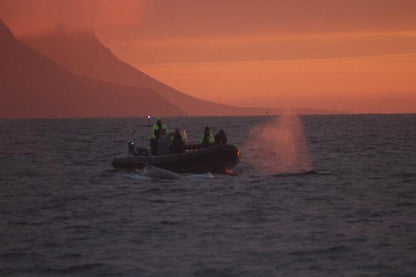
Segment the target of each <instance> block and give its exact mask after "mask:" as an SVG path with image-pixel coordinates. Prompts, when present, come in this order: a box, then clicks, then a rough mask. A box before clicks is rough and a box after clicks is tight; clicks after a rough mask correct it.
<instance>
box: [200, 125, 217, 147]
mask: <svg viewBox="0 0 416 277" xmlns="http://www.w3.org/2000/svg"><path fill="white" fill-rule="evenodd" d="M214 143H215V138H214V135H213V134H212V132H211V130H210V129H209V128H208V126H207V127H205V130H204V134H203V135H202V136H201V139H200V140H199V144H200V145H201V147H208V146H211V145H213V144H214Z"/></svg>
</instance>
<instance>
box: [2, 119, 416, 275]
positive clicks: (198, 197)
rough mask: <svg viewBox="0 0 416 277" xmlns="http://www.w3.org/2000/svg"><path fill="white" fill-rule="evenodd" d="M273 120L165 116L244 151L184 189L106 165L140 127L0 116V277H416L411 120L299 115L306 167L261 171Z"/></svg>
mask: <svg viewBox="0 0 416 277" xmlns="http://www.w3.org/2000/svg"><path fill="white" fill-rule="evenodd" d="M273 120H275V119H273V118H272V117H211V118H210V117H207V118H202V117H200V118H197V117H193V118H175V117H173V118H166V119H165V122H166V123H167V125H168V126H169V127H171V128H173V127H178V128H180V129H185V128H186V129H187V130H188V135H189V136H190V140H191V141H193V142H195V141H196V140H197V139H198V137H199V135H200V134H201V133H202V130H203V128H204V127H205V125H208V126H211V127H212V128H213V129H214V130H218V129H219V128H224V129H225V131H226V133H227V135H228V140H229V142H230V143H231V144H235V145H236V146H238V147H239V148H240V149H241V150H242V159H241V162H240V164H239V165H238V166H237V167H236V168H235V169H234V175H233V176H230V175H211V174H200V175H192V174H187V175H183V176H182V177H183V178H182V179H181V180H158V179H150V178H147V177H144V176H142V175H140V174H138V173H136V172H128V171H116V170H114V169H113V168H112V166H111V161H112V159H113V158H114V157H116V156H122V155H125V154H126V152H127V143H126V142H127V140H128V139H129V135H130V132H132V131H133V130H134V129H135V128H136V127H137V126H138V125H140V127H139V131H138V132H137V136H136V141H137V142H138V144H140V142H142V145H143V146H148V139H149V133H150V128H149V127H145V126H142V125H146V123H147V120H145V119H65V120H64V119H56V120H22V119H20V120H0V275H1V276H13V275H19V276H21V275H23V276H27V275H29V276H31V275H60V274H69V275H81V276H105V275H111V276H113V275H128V276H356V275H360V276H362V275H369V276H388V275H392V276H415V274H416V115H348V116H302V117H300V122H301V127H302V130H303V135H304V141H305V143H306V149H307V152H308V153H307V154H308V158H309V162H310V168H309V169H308V171H303V170H302V169H301V168H300V169H299V170H298V171H296V170H295V171H293V170H291V171H290V172H282V171H281V170H280V171H278V170H276V172H272V171H270V170H269V171H267V172H265V171H263V170H262V168H261V167H259V166H258V165H259V164H262V163H260V162H259V160H257V161H256V160H253V159H252V158H248V157H252V156H253V155H248V154H249V153H250V152H254V150H255V151H256V152H259V151H260V150H259V148H258V145H257V146H256V147H254V148H253V147H252V145H250V143H249V139H248V137H249V134H250V130H252V129H253V128H255V127H256V126H262V125H265V124H266V125H267V124H268V123H269V122H271V121H273ZM274 134H275V133H274ZM277 143H278V142H277ZM268 149H270V145H265V147H264V149H263V150H262V151H264V153H266V154H267V151H268ZM266 154H264V155H266ZM259 157H260V159H261V155H258V156H257V159H259ZM266 162H267V161H266ZM263 165H264V163H263V164H262V166H263ZM268 166H269V169H270V168H272V169H273V167H274V166H276V168H279V166H278V165H274V164H270V162H268Z"/></svg>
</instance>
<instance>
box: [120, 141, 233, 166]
mask: <svg viewBox="0 0 416 277" xmlns="http://www.w3.org/2000/svg"><path fill="white" fill-rule="evenodd" d="M239 161H240V151H239V150H238V149H237V147H235V146H233V145H228V144H218V145H213V146H210V147H206V148H200V149H188V150H186V151H185V152H182V153H177V154H169V155H160V156H152V155H150V156H142V155H139V156H128V157H124V158H115V159H114V160H113V167H115V168H126V169H136V168H137V169H142V168H144V167H146V166H147V165H152V166H156V167H160V168H163V169H166V170H170V171H173V172H177V173H206V172H211V173H224V172H228V171H229V170H230V169H232V168H233V167H235V166H236V165H237V164H238V162H239Z"/></svg>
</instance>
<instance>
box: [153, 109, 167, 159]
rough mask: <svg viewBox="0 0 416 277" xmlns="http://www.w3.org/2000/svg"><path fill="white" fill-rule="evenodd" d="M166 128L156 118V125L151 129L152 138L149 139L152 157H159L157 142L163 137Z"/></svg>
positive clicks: (159, 118)
mask: <svg viewBox="0 0 416 277" xmlns="http://www.w3.org/2000/svg"><path fill="white" fill-rule="evenodd" d="M167 133H168V128H167V127H166V125H165V124H163V123H162V118H161V117H158V118H157V119H156V123H155V124H154V125H153V127H152V137H151V139H150V148H151V153H152V155H159V140H160V139H161V138H163V137H165V136H166V135H167Z"/></svg>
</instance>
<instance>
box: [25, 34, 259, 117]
mask: <svg viewBox="0 0 416 277" xmlns="http://www.w3.org/2000/svg"><path fill="white" fill-rule="evenodd" d="M22 39H23V40H24V41H25V42H26V43H27V44H29V45H30V46H31V47H33V48H34V49H36V50H38V51H39V52H40V53H42V54H43V55H45V56H47V57H49V58H50V59H52V60H54V61H55V62H56V63H58V64H59V65H61V66H62V67H63V68H65V69H67V70H69V71H71V72H74V73H78V74H81V75H85V76H88V77H90V78H94V79H97V80H103V81H110V82H115V83H120V84H124V85H130V86H140V87H148V88H151V89H153V90H155V91H156V92H157V93H159V94H160V95H161V96H163V97H164V98H165V99H167V100H168V101H169V102H171V103H173V104H175V105H177V106H178V107H180V108H181V109H183V110H184V111H185V112H186V113H187V114H188V115H248V114H264V112H265V111H266V110H265V109H256V108H239V107H234V106H229V105H222V104H216V103H213V102H209V101H204V100H200V99H197V98H195V97H191V96H189V95H187V94H184V93H182V92H180V91H178V90H176V89H173V88H171V87H169V86H167V85H165V84H163V83H161V82H159V81H157V80H156V79H154V78H152V77H150V76H148V75H146V74H145V73H143V72H141V71H139V70H137V69H136V68H134V67H132V66H130V65H128V64H127V63H125V62H122V61H120V60H119V59H118V58H117V57H116V56H115V55H114V54H113V53H112V52H111V51H110V50H109V49H108V48H106V47H105V46H104V45H103V44H102V43H101V42H100V41H99V40H98V39H97V37H96V36H95V34H94V33H93V32H78V33H74V32H67V31H64V30H57V31H54V32H51V33H49V34H46V35H44V36H40V37H39V36H38V37H32V38H22Z"/></svg>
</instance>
